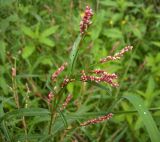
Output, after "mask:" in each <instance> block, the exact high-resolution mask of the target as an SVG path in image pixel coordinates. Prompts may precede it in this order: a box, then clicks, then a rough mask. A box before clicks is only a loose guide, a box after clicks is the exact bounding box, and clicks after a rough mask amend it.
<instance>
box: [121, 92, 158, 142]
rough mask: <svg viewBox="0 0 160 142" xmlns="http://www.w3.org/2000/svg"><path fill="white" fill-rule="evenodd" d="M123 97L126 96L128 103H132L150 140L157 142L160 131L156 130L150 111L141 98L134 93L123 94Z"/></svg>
mask: <svg viewBox="0 0 160 142" xmlns="http://www.w3.org/2000/svg"><path fill="white" fill-rule="evenodd" d="M123 98H126V99H127V100H129V102H130V103H132V104H133V106H134V107H135V109H136V110H137V111H138V113H139V115H140V117H141V119H142V121H143V123H144V125H145V127H146V129H147V132H148V134H149V136H150V139H151V141H152V142H159V140H160V133H159V131H158V128H157V126H156V124H155V121H154V120H153V118H152V115H151V113H150V112H149V111H148V109H147V108H146V107H145V105H144V102H143V100H142V99H141V98H140V97H138V96H134V95H127V96H123Z"/></svg>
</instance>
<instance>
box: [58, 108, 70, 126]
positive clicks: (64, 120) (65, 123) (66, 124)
mask: <svg viewBox="0 0 160 142" xmlns="http://www.w3.org/2000/svg"><path fill="white" fill-rule="evenodd" d="M58 113H59V114H60V118H61V119H62V121H63V124H64V126H65V127H66V128H67V127H68V123H67V119H66V117H65V116H64V114H63V112H62V111H61V110H60V109H58Z"/></svg>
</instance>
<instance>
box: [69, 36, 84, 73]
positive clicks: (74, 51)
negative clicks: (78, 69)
mask: <svg viewBox="0 0 160 142" xmlns="http://www.w3.org/2000/svg"><path fill="white" fill-rule="evenodd" d="M81 39H82V37H81V35H79V36H78V37H77V39H76V41H75V42H74V44H73V47H72V51H71V54H70V74H71V73H72V71H73V67H74V64H75V61H76V57H77V53H78V45H79V43H80V41H81Z"/></svg>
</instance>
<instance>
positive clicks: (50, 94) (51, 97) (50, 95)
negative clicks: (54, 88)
mask: <svg viewBox="0 0 160 142" xmlns="http://www.w3.org/2000/svg"><path fill="white" fill-rule="evenodd" d="M47 97H48V102H49V103H50V102H51V100H52V99H53V97H54V95H53V93H52V92H49V94H48V96H47Z"/></svg>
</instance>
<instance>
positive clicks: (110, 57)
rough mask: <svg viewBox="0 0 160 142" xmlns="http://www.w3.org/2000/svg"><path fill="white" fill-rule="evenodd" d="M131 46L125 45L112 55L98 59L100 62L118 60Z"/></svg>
mask: <svg viewBox="0 0 160 142" xmlns="http://www.w3.org/2000/svg"><path fill="white" fill-rule="evenodd" d="M132 48H133V46H126V47H124V48H123V49H122V50H121V51H120V52H118V53H116V54H115V55H114V56H107V57H106V58H103V59H100V63H104V62H107V61H114V60H119V59H120V58H121V57H122V56H123V55H124V53H125V52H128V51H130V50H132Z"/></svg>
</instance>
